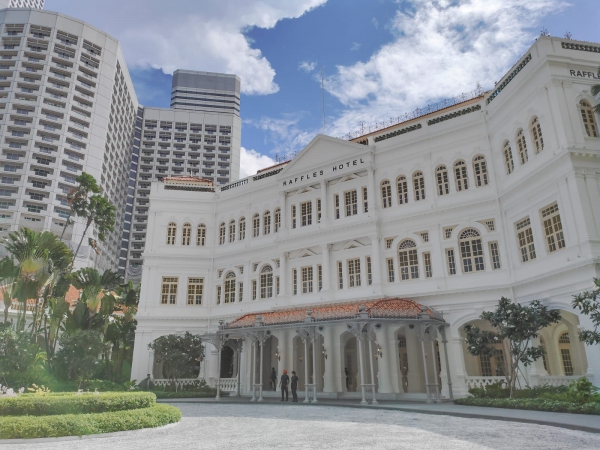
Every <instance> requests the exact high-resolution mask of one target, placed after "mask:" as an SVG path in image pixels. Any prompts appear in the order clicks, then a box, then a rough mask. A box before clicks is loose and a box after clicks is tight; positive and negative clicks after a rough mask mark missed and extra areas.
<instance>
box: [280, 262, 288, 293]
mask: <svg viewBox="0 0 600 450" xmlns="http://www.w3.org/2000/svg"><path fill="white" fill-rule="evenodd" d="M287 256H288V254H287V252H283V253H282V254H281V256H280V257H279V297H286V296H287V293H288V289H287V285H288V282H287Z"/></svg>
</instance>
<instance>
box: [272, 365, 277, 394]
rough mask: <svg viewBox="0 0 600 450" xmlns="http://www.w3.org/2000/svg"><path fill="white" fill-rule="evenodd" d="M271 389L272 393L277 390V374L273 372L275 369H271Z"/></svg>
mask: <svg viewBox="0 0 600 450" xmlns="http://www.w3.org/2000/svg"><path fill="white" fill-rule="evenodd" d="M271 387H272V388H273V390H274V391H276V390H277V372H275V367H273V368H272V369H271Z"/></svg>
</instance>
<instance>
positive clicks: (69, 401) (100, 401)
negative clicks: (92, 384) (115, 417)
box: [0, 392, 156, 416]
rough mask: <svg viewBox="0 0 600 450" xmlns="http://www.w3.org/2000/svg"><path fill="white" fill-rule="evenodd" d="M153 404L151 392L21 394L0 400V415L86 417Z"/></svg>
mask: <svg viewBox="0 0 600 450" xmlns="http://www.w3.org/2000/svg"><path fill="white" fill-rule="evenodd" d="M155 404H156V396H155V395H154V394H153V393H152V392H106V393H101V394H81V395H78V394H74V393H70V394H59V395H56V394H50V395H36V394H23V395H20V396H18V397H8V398H3V399H1V400H0V416H25V415H29V416H51V415H58V414H89V413H103V412H114V411H125V410H131V409H141V408H149V407H151V406H153V405H155Z"/></svg>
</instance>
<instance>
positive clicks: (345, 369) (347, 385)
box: [344, 367, 350, 391]
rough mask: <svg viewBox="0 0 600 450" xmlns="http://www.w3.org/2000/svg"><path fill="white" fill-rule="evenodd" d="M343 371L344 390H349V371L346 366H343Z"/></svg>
mask: <svg viewBox="0 0 600 450" xmlns="http://www.w3.org/2000/svg"><path fill="white" fill-rule="evenodd" d="M344 373H345V374H346V391H349V390H350V386H349V384H350V371H349V370H348V368H347V367H344Z"/></svg>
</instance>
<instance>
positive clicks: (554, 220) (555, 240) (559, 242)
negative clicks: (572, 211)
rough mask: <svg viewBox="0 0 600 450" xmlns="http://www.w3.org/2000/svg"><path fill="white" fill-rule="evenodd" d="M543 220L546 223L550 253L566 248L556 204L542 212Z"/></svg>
mask: <svg viewBox="0 0 600 450" xmlns="http://www.w3.org/2000/svg"><path fill="white" fill-rule="evenodd" d="M542 220H543V221H544V233H545V234H546V244H547V245H548V253H552V252H555V251H556V250H560V249H561V248H565V237H564V234H563V229H562V223H561V221H560V214H559V212H558V205H557V204H556V203H555V204H553V205H550V206H548V207H547V208H544V209H543V210H542Z"/></svg>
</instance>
